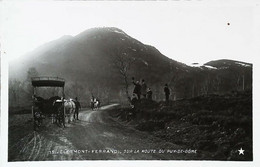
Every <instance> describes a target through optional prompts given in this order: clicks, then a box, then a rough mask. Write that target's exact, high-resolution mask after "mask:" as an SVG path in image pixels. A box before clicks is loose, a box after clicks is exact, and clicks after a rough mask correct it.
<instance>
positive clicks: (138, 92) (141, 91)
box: [132, 77, 170, 102]
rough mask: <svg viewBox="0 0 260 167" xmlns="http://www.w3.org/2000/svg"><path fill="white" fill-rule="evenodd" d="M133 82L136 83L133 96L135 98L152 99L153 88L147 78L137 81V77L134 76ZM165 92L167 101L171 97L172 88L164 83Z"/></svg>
mask: <svg viewBox="0 0 260 167" xmlns="http://www.w3.org/2000/svg"><path fill="white" fill-rule="evenodd" d="M132 83H133V84H134V90H133V97H132V99H134V100H140V99H141V98H145V99H149V100H152V95H153V92H152V89H151V88H149V87H147V85H146V83H145V80H144V79H142V80H141V82H139V81H135V78H134V77H132ZM164 94H165V101H166V102H168V101H169V97H170V89H169V86H168V84H165V85H164Z"/></svg>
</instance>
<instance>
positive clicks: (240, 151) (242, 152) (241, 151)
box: [238, 147, 245, 155]
mask: <svg viewBox="0 0 260 167" xmlns="http://www.w3.org/2000/svg"><path fill="white" fill-rule="evenodd" d="M244 151H245V150H243V149H242V147H241V148H240V150H238V152H239V155H240V154H242V155H244Z"/></svg>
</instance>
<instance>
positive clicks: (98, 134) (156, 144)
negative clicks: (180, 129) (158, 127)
mask: <svg viewBox="0 0 260 167" xmlns="http://www.w3.org/2000/svg"><path fill="white" fill-rule="evenodd" d="M114 106H115V105H109V106H105V107H102V108H101V109H99V110H98V111H91V110H82V111H80V115H79V119H80V120H77V121H74V122H72V123H71V124H67V127H66V128H60V127H58V126H57V125H55V124H51V123H50V120H46V121H45V123H44V124H45V126H43V127H41V130H39V131H33V130H32V127H31V125H32V122H30V121H27V122H26V123H24V124H21V125H19V124H18V125H17V124H16V126H10V127H9V150H8V152H9V155H8V159H9V161H46V160H125V159H126V160H159V159H165V160H166V159H172V160H174V159H200V158H201V155H200V154H199V153H195V150H188V149H189V148H185V147H184V148H183V147H181V146H178V145H174V144H172V143H167V142H164V141H162V140H160V139H158V138H155V137H153V136H151V135H149V134H148V133H145V132H140V131H137V130H134V129H132V128H129V127H126V126H124V125H122V124H121V123H120V122H118V121H115V120H113V119H112V118H111V117H109V115H108V112H109V111H107V110H108V109H111V108H113V107H114ZM20 119H21V118H20Z"/></svg>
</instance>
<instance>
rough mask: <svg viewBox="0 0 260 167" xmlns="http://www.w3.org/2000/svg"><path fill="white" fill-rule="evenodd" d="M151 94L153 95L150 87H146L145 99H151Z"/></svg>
mask: <svg viewBox="0 0 260 167" xmlns="http://www.w3.org/2000/svg"><path fill="white" fill-rule="evenodd" d="M152 96H153V92H152V90H151V88H148V89H147V99H148V100H152V99H153V98H152Z"/></svg>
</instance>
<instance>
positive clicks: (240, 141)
mask: <svg viewBox="0 0 260 167" xmlns="http://www.w3.org/2000/svg"><path fill="white" fill-rule="evenodd" d="M132 112H133V109H131V108H130V107H119V108H117V109H116V110H113V111H110V112H109V113H110V115H111V116H112V117H113V118H114V119H116V120H118V121H121V122H122V123H123V124H124V125H127V126H131V127H133V128H135V129H137V130H139V131H146V132H149V133H150V134H152V135H154V136H156V137H159V138H161V139H163V140H165V141H166V142H171V143H174V144H178V145H183V146H186V147H189V148H193V149H197V150H199V151H205V152H209V153H210V154H205V157H202V159H205V160H206V159H214V160H231V161H251V160H252V159H253V155H252V92H251V91H246V92H232V93H230V94H225V95H208V96H200V97H196V98H191V99H183V100H177V101H171V102H169V103H168V104H166V103H165V102H155V101H149V100H146V99H142V100H141V101H140V102H139V103H138V104H137V110H136V115H135V116H134V115H131V113H132ZM240 148H243V150H245V152H244V155H242V154H240V155H239V152H238V150H239V149H240Z"/></svg>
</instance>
